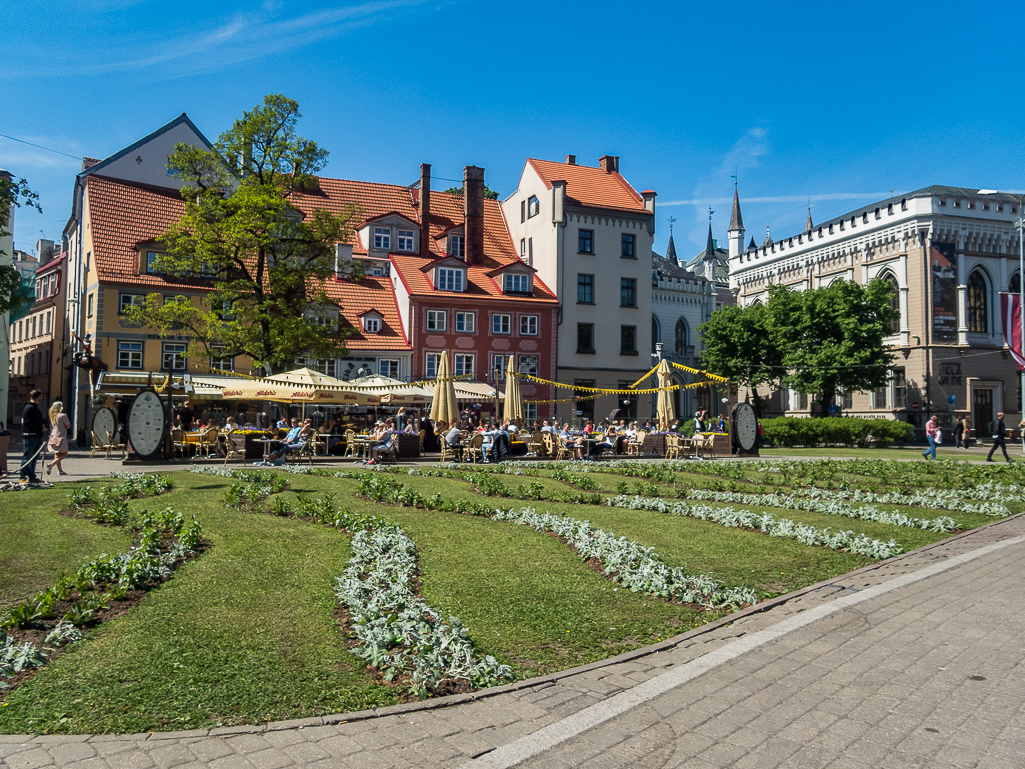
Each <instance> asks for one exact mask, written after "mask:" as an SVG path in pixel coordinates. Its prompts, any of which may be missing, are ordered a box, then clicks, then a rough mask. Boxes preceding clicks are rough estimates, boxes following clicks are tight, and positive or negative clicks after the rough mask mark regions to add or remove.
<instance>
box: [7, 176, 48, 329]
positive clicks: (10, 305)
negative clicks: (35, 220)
mask: <svg viewBox="0 0 1025 769" xmlns="http://www.w3.org/2000/svg"><path fill="white" fill-rule="evenodd" d="M23 205H24V206H28V207H29V208H34V209H36V210H37V211H39V212H40V213H42V210H43V209H42V208H40V207H39V195H37V194H36V193H35V192H33V191H32V190H31V189H29V186H28V182H27V181H26V180H25V179H17V180H15V179H13V178H9V177H7V176H6V175H4V174H0V239H2V238H6V237H8V236H9V235H10V234H11V231H10V230H9V229H7V228H8V227H9V226H10V222H9V221H8V218H9V216H10V210H11V208H12V207H14V208H18V207H20V206H23ZM2 256H12V255H11V254H8V253H6V252H4V251H2V250H0V257H2ZM35 298H36V297H35V292H31V295H30V292H26V291H24V290H22V283H21V273H20V272H18V270H17V268H16V267H14V266H13V265H10V264H0V314H3V313H6V312H10V313H13V314H17V313H18V312H19V311H24V310H25V309H27V308H26V303H27V305H28V307H31V306H32V304H33V302H35Z"/></svg>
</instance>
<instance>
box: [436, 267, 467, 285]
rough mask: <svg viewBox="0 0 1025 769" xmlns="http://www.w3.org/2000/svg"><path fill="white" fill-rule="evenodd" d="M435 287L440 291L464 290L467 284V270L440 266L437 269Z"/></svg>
mask: <svg viewBox="0 0 1025 769" xmlns="http://www.w3.org/2000/svg"><path fill="white" fill-rule="evenodd" d="M434 273H435V278H436V281H435V286H434V287H435V288H436V289H438V290H439V291H462V290H463V287H464V286H465V285H466V270H460V269H458V268H456V267H438V268H437V269H436V270H435V271H434Z"/></svg>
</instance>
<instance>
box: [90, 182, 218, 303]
mask: <svg viewBox="0 0 1025 769" xmlns="http://www.w3.org/2000/svg"><path fill="white" fill-rule="evenodd" d="M86 194H87V201H88V202H87V205H88V214H87V215H88V217H89V224H90V228H91V232H92V236H93V253H94V254H95V258H96V271H97V273H98V275H99V280H100V282H102V283H121V284H126V285H129V284H130V285H141V286H153V287H154V288H156V287H160V286H175V287H193V288H198V289H203V288H209V286H210V284H209V283H208V282H207V281H194V280H177V279H175V278H170V277H165V276H162V275H146V274H142V275H140V274H139V259H140V257H139V249H138V246H139V244H140V243H146V242H149V241H156V240H159V239H160V236H161V235H162V234H163V233H164V232H165V231H166V230H167V228H168V227H170V226H171V225H172V224H174V223H175V222H176V221H178V220H179V219H180V218H181V216H182V213H183V212H184V210H185V206H184V203H183V202H182V199H181V195H180V194H179V193H178V191H177V190H172V189H168V188H165V187H150V186H148V185H143V184H137V183H135V182H127V181H123V180H120V179H110V178H107V177H104V176H89V177H86Z"/></svg>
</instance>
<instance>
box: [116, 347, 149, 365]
mask: <svg viewBox="0 0 1025 769" xmlns="http://www.w3.org/2000/svg"><path fill="white" fill-rule="evenodd" d="M143 352H145V346H144V344H143V343H142V342H118V343H117V367H118V368H119V369H129V370H136V371H141V370H142V355H143ZM122 356H125V357H122ZM136 358H138V363H134V362H133V361H134V360H136Z"/></svg>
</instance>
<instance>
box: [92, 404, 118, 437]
mask: <svg viewBox="0 0 1025 769" xmlns="http://www.w3.org/2000/svg"><path fill="white" fill-rule="evenodd" d="M116 432H117V415H116V414H114V409H111V408H107V407H106V406H104V407H103V408H100V409H97V410H96V413H95V414H93V435H95V436H96V440H98V441H100V442H101V443H113V442H114V438H115V437H116V436H115V435H114V433H116Z"/></svg>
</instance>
